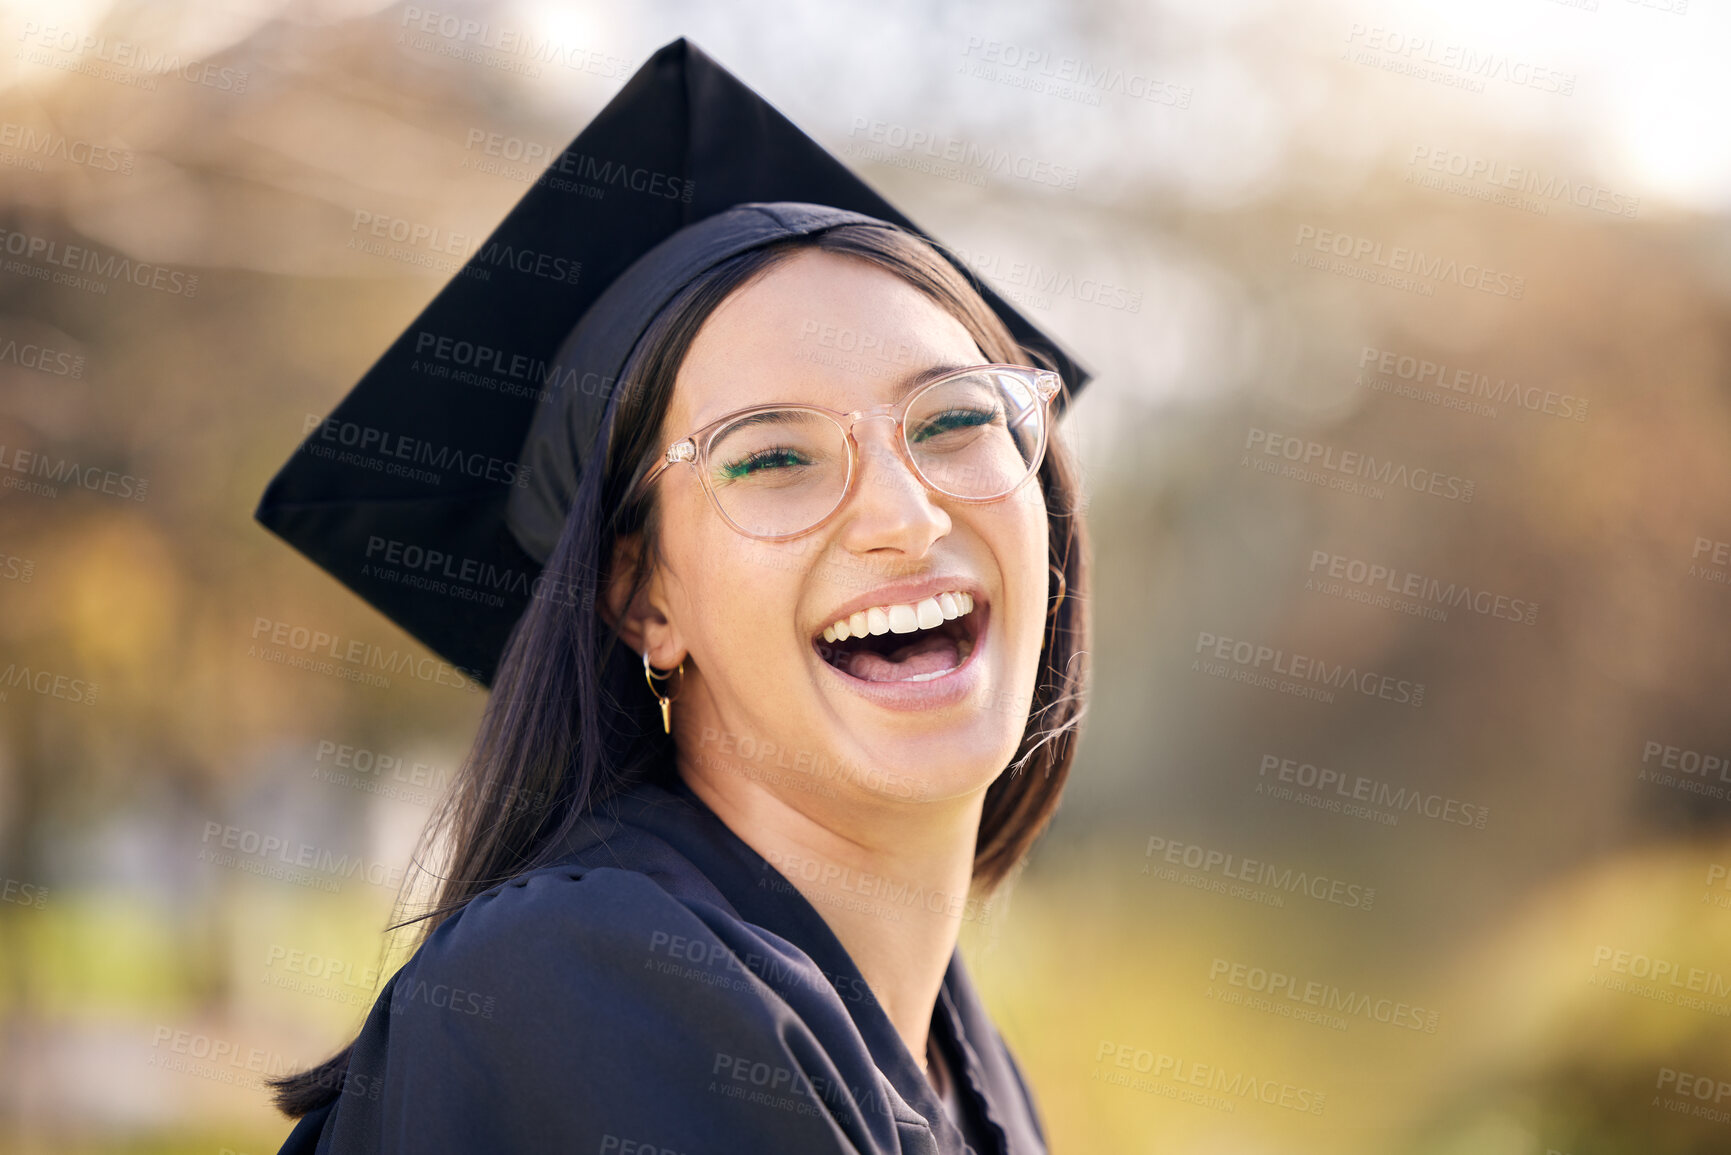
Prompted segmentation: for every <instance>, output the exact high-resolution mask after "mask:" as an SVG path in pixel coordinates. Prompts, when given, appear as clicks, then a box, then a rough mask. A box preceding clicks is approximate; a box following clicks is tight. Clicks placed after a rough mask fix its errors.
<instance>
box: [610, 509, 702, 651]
mask: <svg viewBox="0 0 1731 1155" xmlns="http://www.w3.org/2000/svg"><path fill="white" fill-rule="evenodd" d="M642 558H643V536H642V534H641V533H640V532H639V533H631V534H622V535H620V536H619V537H618V538H617V539H616V540H615V541H614V543H613V561H612V565H611V566H610V567H609V569H608V571H607V588H606V591H605V596H604V597H603V598H602V603H601V613H602V616H603V618H604V619H605V620H606V622H607V624H608V625H610V626H612V627H613V628H614V629H616V630H618V631H619V637H620V639H621V640H622V641H623V642H624V643H625V644H626V645H628V646H630V647H631V648H632V649H633V650H635V651H637V652H638V653H640V654H641V653H642V652H643V651H644V650H645V649H648V650H649V651H650V655H649V658H650V661H651V662H653V663H654V664H655V665H657V666H660V667H667V666H676V665H678V664H679V660H680V659H681V658H683V657H684V656H685V647H684V643H683V641H682V640H681V639H680V638H679V631H678V630H677V629H675V628H674V626H673V623H672V621H670V620H669V619H668V617H667V614H666V612H665V609H664V608H663V607H664V605H665V602H664V598H663V593H662V582H661V574H660V572H659V571H657V572H655V573H652V574H650V576H649V581H648V582H647V583H646V584H645V585H644V588H643V589H641V590H639V591H638V592H637V596H636V597H635V598H633V597H631V586H632V583H633V582H634V581H635V580H636V577H637V567H638V565H639V564H641V562H642ZM663 651H666V652H663ZM673 651H677V652H673ZM670 655H671V657H670V660H664V659H669V656H670Z"/></svg>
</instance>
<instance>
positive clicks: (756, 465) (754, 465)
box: [717, 446, 807, 481]
mask: <svg viewBox="0 0 1731 1155" xmlns="http://www.w3.org/2000/svg"><path fill="white" fill-rule="evenodd" d="M805 464H807V462H806V461H805V459H804V458H802V457H801V456H800V454H799V451H798V450H795V449H790V448H788V447H786V446H776V447H774V448H771V449H759V450H757V451H756V452H754V453H748V454H746V455H745V456H744V457H739V458H735V459H734V460H732V461H729V462H727V463H726V464H725V465H723V466H722V467H721V468H720V469H719V470H718V471H717V472H718V473H719V474H720V476H721V480H723V481H737V480H739V479H740V478H742V477H750V476H751V475H752V474H754V473H761V472H765V471H769V470H776V469H788V468H792V467H794V466H799V465H805Z"/></svg>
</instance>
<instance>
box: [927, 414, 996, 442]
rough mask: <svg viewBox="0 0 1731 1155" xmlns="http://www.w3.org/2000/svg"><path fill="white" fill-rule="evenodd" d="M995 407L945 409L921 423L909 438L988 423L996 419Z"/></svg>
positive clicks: (935, 434) (930, 435)
mask: <svg viewBox="0 0 1731 1155" xmlns="http://www.w3.org/2000/svg"><path fill="white" fill-rule="evenodd" d="M997 417H998V411H997V410H995V409H946V410H944V411H943V412H942V413H938V414H934V415H933V416H932V417H931V419H930V420H928V421H926V422H925V424H923V425H921V426H920V428H919V432H918V433H916V434H915V435H914V436H913V437H912V438H911V439H910V440H913V441H924V440H925V439H926V438H928V437H935V436H937V435H938V434H940V433H949V432H951V431H953V430H956V429H968V428H972V427H974V426H978V425H990V424H992V423H993V422H994V421H995V420H997Z"/></svg>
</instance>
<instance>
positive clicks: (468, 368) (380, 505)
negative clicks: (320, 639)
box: [254, 39, 1090, 685]
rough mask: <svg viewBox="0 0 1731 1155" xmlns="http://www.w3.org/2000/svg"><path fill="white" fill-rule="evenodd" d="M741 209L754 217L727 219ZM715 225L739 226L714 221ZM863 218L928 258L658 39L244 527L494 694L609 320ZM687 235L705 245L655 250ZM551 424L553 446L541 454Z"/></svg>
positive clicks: (707, 66)
mask: <svg viewBox="0 0 1731 1155" xmlns="http://www.w3.org/2000/svg"><path fill="white" fill-rule="evenodd" d="M781 202H799V203H797V204H793V205H788V204H785V203H781ZM742 205H761V206H762V208H763V210H765V211H762V212H759V213H757V214H756V215H755V216H752V215H751V214H743V215H742V214H741V213H740V212H738V211H730V210H736V209H737V207H738V206H742ZM820 206H829V209H828V210H826V209H824V208H821V207H820ZM862 214H863V216H862ZM720 217H727V218H728V219H729V221H732V222H735V223H736V224H738V226H739V227H733V226H731V225H729V226H727V227H723V225H724V222H717V223H716V224H715V225H714V226H711V225H710V224H709V222H711V221H712V219H714V218H720ZM868 218H875V220H876V221H887V222H890V223H892V224H895V225H899V226H901V227H902V228H904V229H907V230H908V231H910V232H912V233H914V234H916V235H918V236H920V237H922V238H924V239H926V240H927V241H930V242H932V243H933V244H934V245H936V246H937V247H938V248H939V251H943V246H942V245H941V244H938V243H937V242H936V241H933V239H932V238H931V237H929V236H928V235H927V234H926V233H925V232H924V231H923V230H921V229H920V228H918V226H916V225H914V224H913V223H912V222H911V221H909V220H908V219H907V218H906V217H904V216H903V215H902V214H901V213H899V212H897V211H896V210H895V208H894V207H892V206H891V205H890V204H889V202H887V201H885V200H884V199H883V198H882V197H880V196H879V195H878V194H877V193H876V192H874V191H872V189H871V188H870V187H868V186H867V185H866V184H865V183H864V182H863V181H861V180H860V179H859V178H858V177H856V176H855V175H854V174H853V173H852V172H850V171H849V170H848V168H847V167H846V166H845V165H843V164H842V163H841V162H840V161H838V160H837V159H836V158H835V157H833V156H831V155H830V154H829V153H828V152H827V151H825V150H824V148H823V147H822V146H821V145H819V144H818V143H817V142H816V141H814V140H812V139H811V138H810V137H808V136H806V135H805V134H804V133H802V132H801V131H800V130H799V129H798V128H796V127H794V125H793V124H792V123H791V122H790V121H789V120H787V118H786V117H784V116H782V115H781V114H780V113H779V112H777V111H776V110H775V109H774V108H772V107H770V105H769V104H768V103H767V102H766V101H765V100H764V99H763V98H762V97H760V96H758V95H757V94H756V93H755V92H753V91H752V90H751V89H749V88H747V87H746V86H745V85H744V84H742V83H741V82H740V81H739V80H738V79H737V78H735V77H734V76H733V75H732V74H730V73H729V72H727V71H726V70H725V69H723V68H722V67H721V66H720V65H718V64H716V63H715V62H714V61H713V60H711V59H710V58H709V57H708V56H707V55H705V54H704V53H703V52H702V51H701V50H699V49H698V48H697V47H696V46H695V45H693V44H691V43H689V42H688V41H686V40H684V39H680V40H675V41H674V42H673V43H671V44H668V45H666V46H665V47H663V48H662V49H660V50H659V51H657V52H656V53H655V55H653V56H652V57H650V58H649V61H648V62H647V63H646V64H644V65H643V67H642V68H641V69H639V70H638V72H637V74H636V75H635V76H633V77H632V78H631V79H630V81H628V82H627V83H626V85H625V87H624V88H623V89H622V90H621V91H620V92H619V94H618V95H617V96H615V97H614V98H613V99H612V100H611V101H609V102H608V104H607V106H606V107H605V108H603V109H602V110H601V111H600V113H598V114H597V115H596V117H595V119H594V120H593V121H592V122H591V123H590V124H589V126H588V127H587V128H585V129H584V130H583V131H582V132H581V133H579V134H578V136H577V139H576V140H574V141H572V142H571V145H570V146H569V147H568V148H567V149H566V150H565V151H564V152H563V153H562V154H561V155H560V156H559V157H558V159H557V160H555V161H553V162H552V164H551V165H549V166H548V168H547V170H546V172H545V173H543V174H542V175H541V177H540V178H539V180H537V182H536V183H535V185H534V186H533V187H532V188H530V190H529V192H528V193H527V194H526V195H525V196H524V197H523V199H522V200H521V201H519V202H518V203H517V205H516V207H514V208H513V209H512V210H511V211H510V213H509V214H507V215H506V217H505V219H504V220H503V221H502V222H501V223H500V224H499V227H498V228H497V229H495V230H494V231H493V233H492V235H491V236H489V237H488V238H487V240H486V241H485V242H483V243H482V244H481V245H480V246H478V248H477V249H476V250H475V252H474V254H473V255H472V256H470V257H469V259H468V260H467V262H466V263H465V264H464V266H463V268H462V269H461V270H460V271H459V272H458V273H457V275H456V276H455V277H454V278H453V279H452V280H451V282H450V283H449V284H448V285H446V286H445V288H444V289H443V290H442V291H441V292H440V293H439V295H438V296H437V297H435V298H434V299H433V301H432V303H431V304H429V305H428V306H427V307H426V309H425V310H423V311H422V313H421V315H420V316H419V317H417V318H416V319H415V321H414V323H413V324H412V325H410V326H409V328H408V329H407V330H405V331H404V332H403V334H402V335H401V336H399V337H398V338H397V340H396V341H395V342H394V343H393V344H392V345H391V347H390V348H389V349H388V350H386V351H385V353H384V355H383V356H382V357H380V358H379V360H378V361H377V362H376V363H375V364H374V365H373V367H372V368H371V369H369V370H368V371H367V373H366V375H365V376H364V377H362V378H361V380H360V382H359V383H358V384H356V385H355V387H354V388H353V389H351V390H350V391H349V394H348V396H347V397H345V398H343V400H342V402H341V403H340V404H338V405H337V407H336V409H335V410H333V411H332V413H331V414H330V416H329V417H327V418H325V419H323V420H322V421H321V422H319V423H318V424H317V425H316V426H315V427H314V428H313V429H312V431H311V432H310V433H308V435H307V437H306V438H305V440H304V441H303V442H302V443H301V445H300V447H299V448H298V449H297V450H296V451H295V453H294V455H293V456H292V457H291V458H290V459H289V460H288V462H287V463H286V464H284V465H283V467H282V469H281V470H280V471H279V472H278V473H277V475H276V476H275V477H274V478H273V479H272V480H271V483H270V485H269V486H268V487H267V488H266V489H265V492H264V495H263V497H262V498H261V500H260V502H259V506H258V509H257V511H256V512H255V513H254V516H255V517H256V518H257V519H258V520H259V521H260V522H261V523H262V524H263V525H265V526H266V527H267V528H269V529H270V530H271V531H273V532H274V533H276V534H277V535H279V536H280V537H282V538H283V539H284V540H285V541H287V542H288V543H289V544H290V545H292V546H294V547H295V548H296V549H298V550H300V551H301V553H303V554H305V555H306V556H307V557H308V558H310V559H311V560H312V561H313V562H315V563H316V564H317V565H319V566H320V567H321V568H322V569H324V570H325V571H326V572H328V573H329V574H331V576H333V577H335V578H336V579H337V580H338V581H340V582H342V583H343V584H344V585H346V586H348V587H349V588H350V589H351V590H353V591H354V592H355V593H357V594H359V595H360V596H361V597H362V598H364V599H365V600H366V601H368V602H370V603H371V604H372V605H373V606H374V607H375V608H376V609H378V610H379V611H381V612H382V613H384V614H385V616H387V617H389V618H390V619H391V620H392V621H394V622H396V623H397V624H398V625H400V626H402V627H403V628H404V629H405V630H407V631H408V632H409V633H410V634H412V635H414V636H415V637H416V638H418V639H419V640H420V641H422V642H423V643H425V644H426V645H427V646H428V647H429V648H431V649H432V650H433V651H434V652H436V653H438V654H439V655H441V656H442V657H444V658H446V659H447V660H449V661H450V662H451V663H452V664H453V665H455V666H457V667H459V668H461V669H463V670H465V671H467V672H469V673H470V674H471V675H473V676H474V677H475V678H476V679H477V680H478V681H480V682H482V683H483V684H488V685H490V684H491V682H492V677H493V672H494V670H495V668H496V666H497V664H498V661H499V657H500V654H501V652H502V651H503V649H504V646H505V641H506V639H507V637H508V636H509V634H510V631H511V628H512V626H513V625H515V623H516V622H517V620H518V618H519V617H521V615H522V613H523V611H524V609H525V608H526V607H527V606H528V605H529V601H530V598H531V597H533V596H537V595H538V594H539V593H540V591H541V588H542V587H541V586H540V585H538V584H537V578H538V577H539V576H540V571H541V568H542V564H543V563H544V562H545V560H546V558H547V556H548V553H549V552H550V550H551V546H552V539H553V538H555V537H556V536H557V529H558V523H559V521H560V520H561V515H562V513H563V510H564V509H565V508H568V504H567V505H566V506H564V507H561V506H560V505H559V502H560V500H561V499H563V500H565V501H566V502H568V501H569V494H570V492H571V491H572V490H573V489H574V481H573V476H572V475H573V474H574V473H575V472H576V471H579V470H580V469H581V465H579V464H578V458H579V457H580V456H581V455H582V454H586V453H587V452H588V448H589V447H588V444H587V442H586V441H585V440H584V437H583V436H581V435H580V434H579V431H586V432H588V433H596V432H598V431H599V429H600V426H601V424H602V421H603V416H604V412H605V410H606V409H607V404H608V399H609V397H610V395H612V394H613V392H614V390H613V389H612V385H613V378H614V376H615V375H616V374H617V371H618V370H619V368H621V367H622V366H623V363H624V359H625V357H626V356H628V355H629V353H630V351H631V347H632V346H633V345H634V343H635V341H636V339H637V336H638V335H640V333H641V330H642V328H643V327H644V326H645V325H646V324H647V322H648V321H649V320H650V318H649V317H648V316H641V315H639V316H636V317H635V319H634V321H633V322H632V323H633V324H634V325H635V330H634V331H631V330H630V329H629V327H626V331H623V332H622V328H621V325H620V323H619V322H620V320H621V318H627V317H629V316H630V314H631V311H632V302H633V301H634V300H635V301H636V302H638V306H639V312H641V307H640V306H641V301H642V299H643V293H644V286H646V285H650V284H659V285H660V286H661V291H662V296H663V299H666V297H667V296H668V295H669V294H667V293H666V292H665V286H666V284H667V278H668V277H669V276H673V277H675V278H677V277H680V276H685V277H687V278H688V277H689V276H693V275H695V274H696V273H698V272H701V271H703V268H704V267H708V265H705V264H704V263H703V262H704V260H705V259H708V264H709V265H713V264H714V263H716V262H717V261H718V260H719V259H723V258H725V257H726V256H730V255H732V254H733V253H735V252H738V251H742V246H743V247H750V246H751V245H753V244H757V245H761V244H767V243H770V242H771V241H773V240H775V239H778V238H779V237H785V236H789V235H794V234H797V233H801V232H811V231H815V230H817V229H821V228H826V227H831V226H833V225H834V224H838V223H848V222H850V221H857V220H862V219H868ZM766 221H767V222H768V223H767V224H766V223H765V222H766ZM754 222H755V223H754ZM700 223H701V224H700ZM697 231H708V232H711V233H714V234H715V236H714V237H712V238H710V240H709V242H708V243H706V244H700V245H697V246H695V247H694V246H692V245H687V244H683V243H680V244H673V243H670V242H669V238H674V239H675V241H678V242H683V241H684V240H685V239H686V238H687V237H688V236H689V235H690V234H691V233H693V232H697ZM675 234H679V237H677V238H675ZM693 254H697V255H696V256H695V257H694V255H693ZM705 254H707V258H706V257H705ZM717 254H719V255H717ZM946 255H948V254H946ZM950 259H951V260H952V262H953V263H955V264H956V266H957V268H958V269H960V270H961V271H962V272H963V274H964V275H965V276H967V277H968V279H969V281H970V282H971V283H972V284H973V285H974V287H975V289H977V290H978V291H979V293H980V295H981V296H982V297H983V298H984V299H985V301H986V302H987V304H989V305H990V306H991V307H992V309H993V310H994V311H995V312H996V313H997V315H998V317H999V318H1000V319H1001V320H1002V321H1003V322H1004V323H1005V325H1006V326H1007V327H1008V329H1009V330H1010V333H1011V335H1012V336H1014V337H1015V338H1016V340H1017V341H1018V342H1020V343H1021V344H1022V346H1023V347H1025V348H1027V349H1029V350H1031V351H1032V352H1034V353H1035V354H1036V355H1037V356H1039V357H1041V358H1043V359H1044V360H1045V361H1046V362H1047V363H1048V364H1049V365H1050V367H1051V368H1053V369H1055V370H1057V372H1058V373H1059V374H1060V375H1061V376H1062V377H1063V378H1064V380H1065V382H1066V383H1067V385H1068V386H1069V392H1070V393H1071V394H1074V393H1075V392H1077V391H1079V390H1080V389H1081V388H1082V386H1083V385H1085V384H1086V383H1087V381H1088V380H1089V376H1090V375H1089V373H1088V372H1087V370H1086V369H1084V368H1083V367H1082V366H1081V365H1080V364H1079V363H1078V362H1077V361H1076V360H1075V358H1074V357H1072V356H1071V355H1070V354H1069V353H1067V352H1066V351H1065V350H1064V349H1063V348H1062V346H1060V345H1059V344H1058V342H1056V341H1055V340H1053V339H1052V338H1051V337H1049V336H1048V335H1046V334H1045V333H1043V332H1041V331H1040V330H1039V329H1038V328H1036V327H1035V326H1034V325H1033V324H1032V323H1031V322H1029V321H1028V320H1027V318H1025V317H1023V316H1022V315H1021V314H1020V313H1019V312H1017V311H1016V309H1015V308H1013V307H1012V306H1011V305H1009V304H1008V303H1007V302H1005V301H1004V300H1003V299H1002V298H1000V297H999V296H998V295H997V294H996V293H994V292H993V291H992V290H991V289H990V288H989V287H988V286H986V285H985V284H984V283H983V282H982V281H981V280H980V278H979V277H977V276H975V275H974V274H973V273H972V272H971V271H970V270H968V269H967V268H966V266H965V265H963V264H962V262H960V261H959V260H956V259H955V258H954V257H951V258H950ZM650 266H654V269H653V270H651V269H650ZM633 284H635V285H636V286H637V288H638V291H637V292H635V293H633V292H632V291H631V286H632V285H633ZM579 322H583V324H582V326H581V327H579ZM586 333H587V334H590V335H592V336H593V340H592V341H591V344H594V345H596V346H598V347H599V346H605V348H598V350H597V349H585V350H583V351H582V352H583V353H584V356H582V357H580V358H578V363H580V364H583V365H585V366H587V368H585V369H584V371H583V372H581V373H576V372H573V368H572V366H573V361H572V357H571V353H572V343H573V342H575V341H581V340H582V339H583V338H584V337H585V334H586ZM609 367H611V369H612V373H609V372H608V371H607V370H608V368H609ZM1062 400H1063V395H1062V394H1060V402H1059V403H1060V404H1061V403H1062ZM555 408H556V413H552V412H550V410H552V409H555ZM554 426H562V427H563V429H564V430H565V436H564V438H563V439H561V438H554V437H551V436H550V430H551V428H552V427H554ZM556 441H558V442H560V444H558V445H555V442H556ZM564 441H569V442H571V444H568V445H567V444H564ZM531 459H533V460H534V462H535V464H534V465H530V464H529V463H530V461H531ZM561 463H562V464H563V470H561V469H560V468H559V466H560V464H561ZM537 509H539V511H540V512H539V515H537V513H536V511H537Z"/></svg>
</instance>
